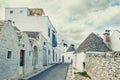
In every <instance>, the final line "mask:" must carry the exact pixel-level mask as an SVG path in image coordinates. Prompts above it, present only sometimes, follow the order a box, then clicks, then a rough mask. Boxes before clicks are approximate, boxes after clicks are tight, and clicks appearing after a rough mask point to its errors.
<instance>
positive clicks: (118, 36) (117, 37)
mask: <svg viewBox="0 0 120 80" xmlns="http://www.w3.org/2000/svg"><path fill="white" fill-rule="evenodd" d="M110 38H111V48H112V49H113V50H114V51H120V32H119V31H117V30H115V31H113V34H112V35H111V37H110Z"/></svg>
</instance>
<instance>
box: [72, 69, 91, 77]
mask: <svg viewBox="0 0 120 80" xmlns="http://www.w3.org/2000/svg"><path fill="white" fill-rule="evenodd" d="M74 74H79V75H81V76H83V77H88V78H89V79H91V77H90V76H89V75H88V74H87V72H86V71H84V72H76V73H74Z"/></svg>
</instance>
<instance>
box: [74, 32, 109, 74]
mask: <svg viewBox="0 0 120 80" xmlns="http://www.w3.org/2000/svg"><path fill="white" fill-rule="evenodd" d="M110 51H111V49H109V48H108V47H107V46H106V45H105V43H104V42H103V39H102V38H101V37H100V36H98V35H96V34H94V33H91V34H90V35H89V36H88V37H87V38H86V39H85V40H84V41H83V42H82V43H81V44H80V46H79V47H78V49H77V50H76V51H75V53H74V56H73V67H74V68H76V70H77V71H80V72H82V71H84V68H85V63H84V62H85V57H86V54H91V53H96V54H102V53H109V52H110Z"/></svg>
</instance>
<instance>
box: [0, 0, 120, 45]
mask: <svg viewBox="0 0 120 80" xmlns="http://www.w3.org/2000/svg"><path fill="white" fill-rule="evenodd" d="M0 5H1V6H0V7H1V8H0V9H2V10H0V13H1V11H3V8H4V7H40V8H43V9H44V11H45V13H46V15H48V16H49V17H50V20H51V21H52V23H53V25H54V26H55V28H56V29H57V31H58V32H59V34H61V36H65V38H66V39H67V40H68V41H69V42H70V43H71V42H72V43H74V44H77V46H78V45H79V44H80V43H81V42H82V41H83V40H84V39H85V38H86V37H87V36H88V35H89V34H90V33H91V32H95V33H99V34H102V32H104V30H105V29H113V28H112V27H113V26H114V27H115V26H116V28H118V27H119V20H120V17H119V16H120V7H118V6H117V7H113V6H110V4H109V3H108V0H73V1H70V0H34V1H33V0H0ZM3 14H4V13H3ZM1 17H3V15H2V16H1Z"/></svg>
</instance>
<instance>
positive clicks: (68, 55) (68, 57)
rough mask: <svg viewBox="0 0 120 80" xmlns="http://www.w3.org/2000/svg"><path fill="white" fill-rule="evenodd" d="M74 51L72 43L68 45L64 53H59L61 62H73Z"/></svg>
mask: <svg viewBox="0 0 120 80" xmlns="http://www.w3.org/2000/svg"><path fill="white" fill-rule="evenodd" d="M74 51H75V48H74V45H72V44H71V45H70V47H69V48H68V49H67V51H66V52H65V53H62V54H61V59H62V62H64V63H72V62H73V53H74Z"/></svg>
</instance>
